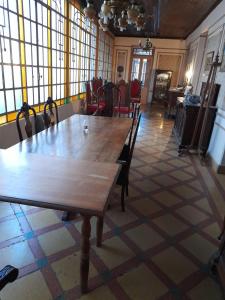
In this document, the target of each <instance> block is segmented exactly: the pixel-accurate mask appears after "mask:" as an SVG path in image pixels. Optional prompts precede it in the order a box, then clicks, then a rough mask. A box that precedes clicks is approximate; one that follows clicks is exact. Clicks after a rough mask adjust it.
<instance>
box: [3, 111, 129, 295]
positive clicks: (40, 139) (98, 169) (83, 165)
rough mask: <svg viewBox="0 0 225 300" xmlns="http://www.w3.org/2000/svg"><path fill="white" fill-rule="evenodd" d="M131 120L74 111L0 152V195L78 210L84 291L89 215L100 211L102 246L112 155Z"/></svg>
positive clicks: (111, 181) (113, 177)
mask: <svg viewBox="0 0 225 300" xmlns="http://www.w3.org/2000/svg"><path fill="white" fill-rule="evenodd" d="M131 124H132V120H131V119H127V118H107V117H94V116H86V115H73V116H72V117H70V118H68V119H66V120H64V121H62V122H60V123H58V124H57V125H55V126H53V127H50V128H48V129H46V130H44V131H42V132H40V133H38V134H36V135H34V136H32V137H31V138H28V139H26V140H24V141H22V142H20V143H18V144H16V145H15V146H13V147H11V148H9V149H7V150H4V154H3V153H2V151H1V153H0V169H1V173H0V200H1V201H7V202H14V203H20V204H26V205H32V206H39V207H46V208H52V209H57V210H62V211H66V212H76V213H80V214H81V215H82V219H83V225H82V247H81V248H82V249H81V251H82V256H81V292H82V293H85V292H87V291H88V270H89V251H90V242H89V238H90V231H91V225H90V218H91V217H92V216H97V217H98V219H97V246H98V247H100V246H101V242H102V232H103V222H104V213H105V210H106V207H107V205H108V196H109V193H110V190H111V188H112V186H113V184H114V182H115V180H116V179H117V175H118V172H119V169H120V166H119V165H118V164H116V161H117V160H118V158H119V155H120V153H121V151H122V149H123V146H124V143H125V142H126V139H127V136H128V133H129V131H130V128H131ZM84 126H85V127H86V126H88V132H87V130H84ZM45 174H46V175H45ZM37 182H38V184H37Z"/></svg>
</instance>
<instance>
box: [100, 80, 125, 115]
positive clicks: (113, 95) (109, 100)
mask: <svg viewBox="0 0 225 300" xmlns="http://www.w3.org/2000/svg"><path fill="white" fill-rule="evenodd" d="M119 95H120V91H119V89H118V87H117V86H116V85H115V84H114V83H112V82H107V83H106V84H105V85H103V86H102V87H100V88H99V89H98V92H97V102H98V104H99V102H100V101H101V100H102V99H104V102H105V108H104V116H107V117H112V116H113V107H114V106H115V103H117V102H118V98H119Z"/></svg>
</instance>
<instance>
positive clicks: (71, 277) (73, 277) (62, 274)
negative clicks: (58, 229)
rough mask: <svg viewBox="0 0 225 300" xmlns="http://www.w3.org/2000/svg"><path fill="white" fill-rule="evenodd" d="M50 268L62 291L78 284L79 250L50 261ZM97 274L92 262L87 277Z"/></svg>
mask: <svg viewBox="0 0 225 300" xmlns="http://www.w3.org/2000/svg"><path fill="white" fill-rule="evenodd" d="M52 269H53V271H54V272H55V274H56V277H57V278H58V280H59V283H60V285H61V287H62V288H63V290H64V291H67V290H70V289H72V288H73V287H75V286H77V285H78V284H80V252H75V253H73V254H72V255H69V256H66V257H64V258H62V259H60V260H57V261H56V262H54V263H52ZM97 274H98V272H97V270H96V269H95V268H94V266H93V265H92V263H90V266H89V278H90V279H91V278H93V277H95V276H96V275H97Z"/></svg>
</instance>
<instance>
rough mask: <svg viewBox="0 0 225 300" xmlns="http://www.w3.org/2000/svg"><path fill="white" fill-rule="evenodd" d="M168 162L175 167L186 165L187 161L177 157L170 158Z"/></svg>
mask: <svg viewBox="0 0 225 300" xmlns="http://www.w3.org/2000/svg"><path fill="white" fill-rule="evenodd" d="M169 163H170V164H171V165H173V166H174V167H176V168H181V167H187V163H186V162H184V161H182V160H181V159H178V158H177V159H173V160H170V161H169Z"/></svg>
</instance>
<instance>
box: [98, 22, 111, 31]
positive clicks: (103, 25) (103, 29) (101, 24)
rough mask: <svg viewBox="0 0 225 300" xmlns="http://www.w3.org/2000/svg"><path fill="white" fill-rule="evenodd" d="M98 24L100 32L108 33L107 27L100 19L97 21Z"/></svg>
mask: <svg viewBox="0 0 225 300" xmlns="http://www.w3.org/2000/svg"><path fill="white" fill-rule="evenodd" d="M98 23H99V25H100V28H101V29H102V31H108V30H109V29H108V25H107V24H105V23H104V22H103V20H102V19H99V20H98Z"/></svg>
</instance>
